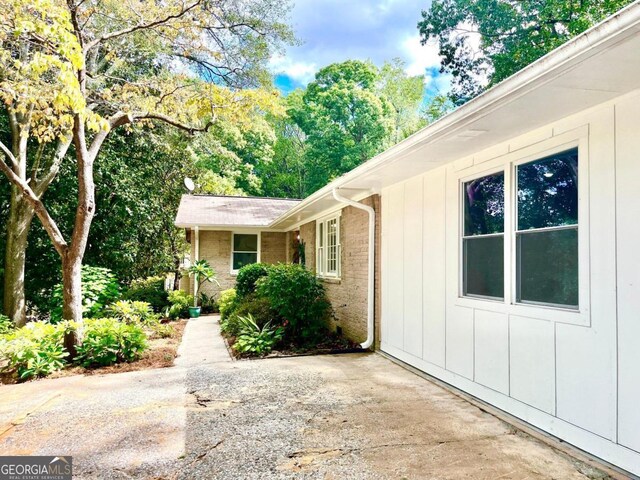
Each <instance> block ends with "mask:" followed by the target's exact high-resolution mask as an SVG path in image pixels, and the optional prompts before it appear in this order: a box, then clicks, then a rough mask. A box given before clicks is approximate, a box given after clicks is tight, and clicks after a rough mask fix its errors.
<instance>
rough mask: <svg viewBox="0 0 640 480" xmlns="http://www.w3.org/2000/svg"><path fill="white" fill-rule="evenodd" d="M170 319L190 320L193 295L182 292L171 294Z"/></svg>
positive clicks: (177, 291)
mask: <svg viewBox="0 0 640 480" xmlns="http://www.w3.org/2000/svg"><path fill="white" fill-rule="evenodd" d="M169 303H170V304H171V307H170V308H169V315H168V316H169V318H174V319H176V318H189V307H190V306H191V305H193V295H189V294H188V293H186V292H184V291H182V290H174V291H172V292H169Z"/></svg>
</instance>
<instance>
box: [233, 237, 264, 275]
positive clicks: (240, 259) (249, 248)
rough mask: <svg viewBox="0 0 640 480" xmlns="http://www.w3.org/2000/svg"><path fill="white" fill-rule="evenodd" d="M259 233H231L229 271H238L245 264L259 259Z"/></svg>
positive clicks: (256, 261)
mask: <svg viewBox="0 0 640 480" xmlns="http://www.w3.org/2000/svg"><path fill="white" fill-rule="evenodd" d="M259 246H260V235H259V234H257V233H234V234H233V235H231V273H238V270H240V269H241V268H242V267H244V266H245V265H250V264H252V263H258V262H259V261H260V249H259Z"/></svg>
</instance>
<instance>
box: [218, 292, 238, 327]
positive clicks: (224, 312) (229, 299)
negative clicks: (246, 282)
mask: <svg viewBox="0 0 640 480" xmlns="http://www.w3.org/2000/svg"><path fill="white" fill-rule="evenodd" d="M236 298H237V294H236V290H235V289H234V288H230V289H229V290H223V291H222V292H220V298H219V299H218V307H219V308H220V318H221V319H222V320H225V319H227V318H229V315H230V314H231V313H232V311H233V309H234V308H235V305H236Z"/></svg>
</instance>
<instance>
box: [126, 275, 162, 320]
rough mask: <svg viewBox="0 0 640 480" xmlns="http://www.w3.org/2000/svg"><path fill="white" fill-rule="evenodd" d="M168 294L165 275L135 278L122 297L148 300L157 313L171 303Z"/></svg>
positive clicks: (133, 299)
mask: <svg viewBox="0 0 640 480" xmlns="http://www.w3.org/2000/svg"><path fill="white" fill-rule="evenodd" d="M168 296H169V294H168V292H167V291H166V290H165V289H164V277H161V276H155V277H147V278H140V279H136V280H133V281H132V282H131V285H130V286H129V288H128V289H127V291H126V292H125V293H124V295H123V296H122V298H123V299H124V300H132V301H137V302H147V303H149V304H150V305H151V307H152V308H153V311H154V312H156V313H157V312H161V311H162V310H164V309H165V308H166V307H167V306H168V305H169V299H168Z"/></svg>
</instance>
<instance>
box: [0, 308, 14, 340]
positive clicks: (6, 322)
mask: <svg viewBox="0 0 640 480" xmlns="http://www.w3.org/2000/svg"><path fill="white" fill-rule="evenodd" d="M14 328H15V326H14V324H13V322H12V321H11V319H10V318H9V317H7V316H6V315H2V314H1V313H0V335H4V334H5V333H9V332H12V331H13V330H14Z"/></svg>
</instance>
